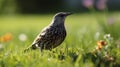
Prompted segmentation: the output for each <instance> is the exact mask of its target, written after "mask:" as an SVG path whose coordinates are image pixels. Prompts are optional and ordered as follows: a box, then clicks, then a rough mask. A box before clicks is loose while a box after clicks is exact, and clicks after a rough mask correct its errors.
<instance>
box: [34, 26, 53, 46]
mask: <svg viewBox="0 0 120 67" xmlns="http://www.w3.org/2000/svg"><path fill="white" fill-rule="evenodd" d="M52 36H53V34H52V32H51V27H46V28H44V29H43V30H42V31H41V33H40V34H39V35H38V36H37V37H36V38H35V40H34V42H33V44H40V43H45V42H46V41H48V40H50V38H51V37H52ZM51 39H52V38H51ZM38 46H39V45H38Z"/></svg>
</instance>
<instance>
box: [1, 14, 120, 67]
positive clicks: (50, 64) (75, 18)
mask: <svg viewBox="0 0 120 67" xmlns="http://www.w3.org/2000/svg"><path fill="white" fill-rule="evenodd" d="M118 14H119V13H110V16H113V17H116V16H118ZM96 15H97V16H98V17H101V18H99V20H98V18H96V17H95V16H94V15H92V14H89V13H85V14H73V15H71V16H69V17H67V19H66V22H65V26H66V29H67V37H66V39H65V41H64V42H63V43H62V44H61V45H60V46H59V47H57V48H55V49H53V50H52V51H47V50H44V52H43V53H42V54H41V53H40V51H39V49H38V50H35V51H30V52H28V53H23V50H24V49H25V48H27V47H28V46H29V45H30V44H31V43H32V42H33V40H34V38H35V37H36V35H37V34H38V33H39V32H40V31H41V30H42V28H44V27H45V26H47V25H48V24H49V23H50V22H51V19H52V16H53V15H52V14H50V15H15V16H0V36H1V37H2V36H3V35H4V34H6V33H11V34H12V40H9V41H8V42H0V44H1V45H2V47H1V48H0V66H1V67H61V66H63V67H66V66H67V67H87V66H89V67H96V66H100V67H103V66H105V67H106V65H108V66H110V67H114V66H116V67H119V66H120V61H119V60H120V52H119V51H120V47H119V46H120V45H119V44H120V40H119V39H120V36H119V35H120V34H119V32H118V31H119V30H118V28H120V27H119V23H117V24H116V23H115V24H114V26H112V25H111V26H109V25H107V26H106V21H105V20H107V17H106V16H105V15H104V14H101V13H97V14H96ZM115 20H116V22H119V20H118V19H115ZM100 22H101V23H102V24H101V23H100ZM111 27H113V28H111ZM111 31H112V32H111ZM20 34H25V35H26V36H27V40H26V41H21V40H19V36H20ZM105 34H110V35H111V36H110V37H109V38H107V39H105V38H104V35H105ZM116 34H117V36H115V35H116ZM112 35H113V36H112ZM109 39H112V40H109ZM100 40H104V41H105V42H107V45H109V46H108V47H109V48H107V49H106V48H102V49H101V50H96V46H97V42H98V41H100ZM116 43H117V44H116ZM116 45H117V46H116ZM104 49H105V50H104ZM105 52H108V53H107V54H105ZM106 55H107V57H106ZM111 58H112V59H113V60H109V59H111Z"/></svg>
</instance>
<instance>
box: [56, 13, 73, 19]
mask: <svg viewBox="0 0 120 67" xmlns="http://www.w3.org/2000/svg"><path fill="white" fill-rule="evenodd" d="M71 14H72V13H71V12H59V13H57V14H56V15H55V18H56V17H61V18H64V17H66V16H68V15H71Z"/></svg>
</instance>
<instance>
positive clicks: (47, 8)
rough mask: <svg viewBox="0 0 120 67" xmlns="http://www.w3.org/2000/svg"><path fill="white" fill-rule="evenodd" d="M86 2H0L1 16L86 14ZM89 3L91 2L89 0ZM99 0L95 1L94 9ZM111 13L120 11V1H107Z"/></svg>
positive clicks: (79, 0)
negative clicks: (65, 12)
mask: <svg viewBox="0 0 120 67" xmlns="http://www.w3.org/2000/svg"><path fill="white" fill-rule="evenodd" d="M83 1H84V0H0V14H16V13H18V14H42V13H55V12H60V11H71V12H85V11H88V9H87V8H85V7H84V6H83V4H82V2H83ZM88 1H89V0H88ZM97 1H98V0H94V7H95V8H96V3H97ZM106 5H107V8H108V10H110V11H119V10H120V0H107V3H106Z"/></svg>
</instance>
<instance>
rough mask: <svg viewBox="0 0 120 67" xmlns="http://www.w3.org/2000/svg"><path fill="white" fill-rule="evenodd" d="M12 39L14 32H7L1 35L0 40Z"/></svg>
mask: <svg viewBox="0 0 120 67" xmlns="http://www.w3.org/2000/svg"><path fill="white" fill-rule="evenodd" d="M10 40H12V34H11V33H6V34H5V35H3V36H1V37H0V42H7V41H10Z"/></svg>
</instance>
